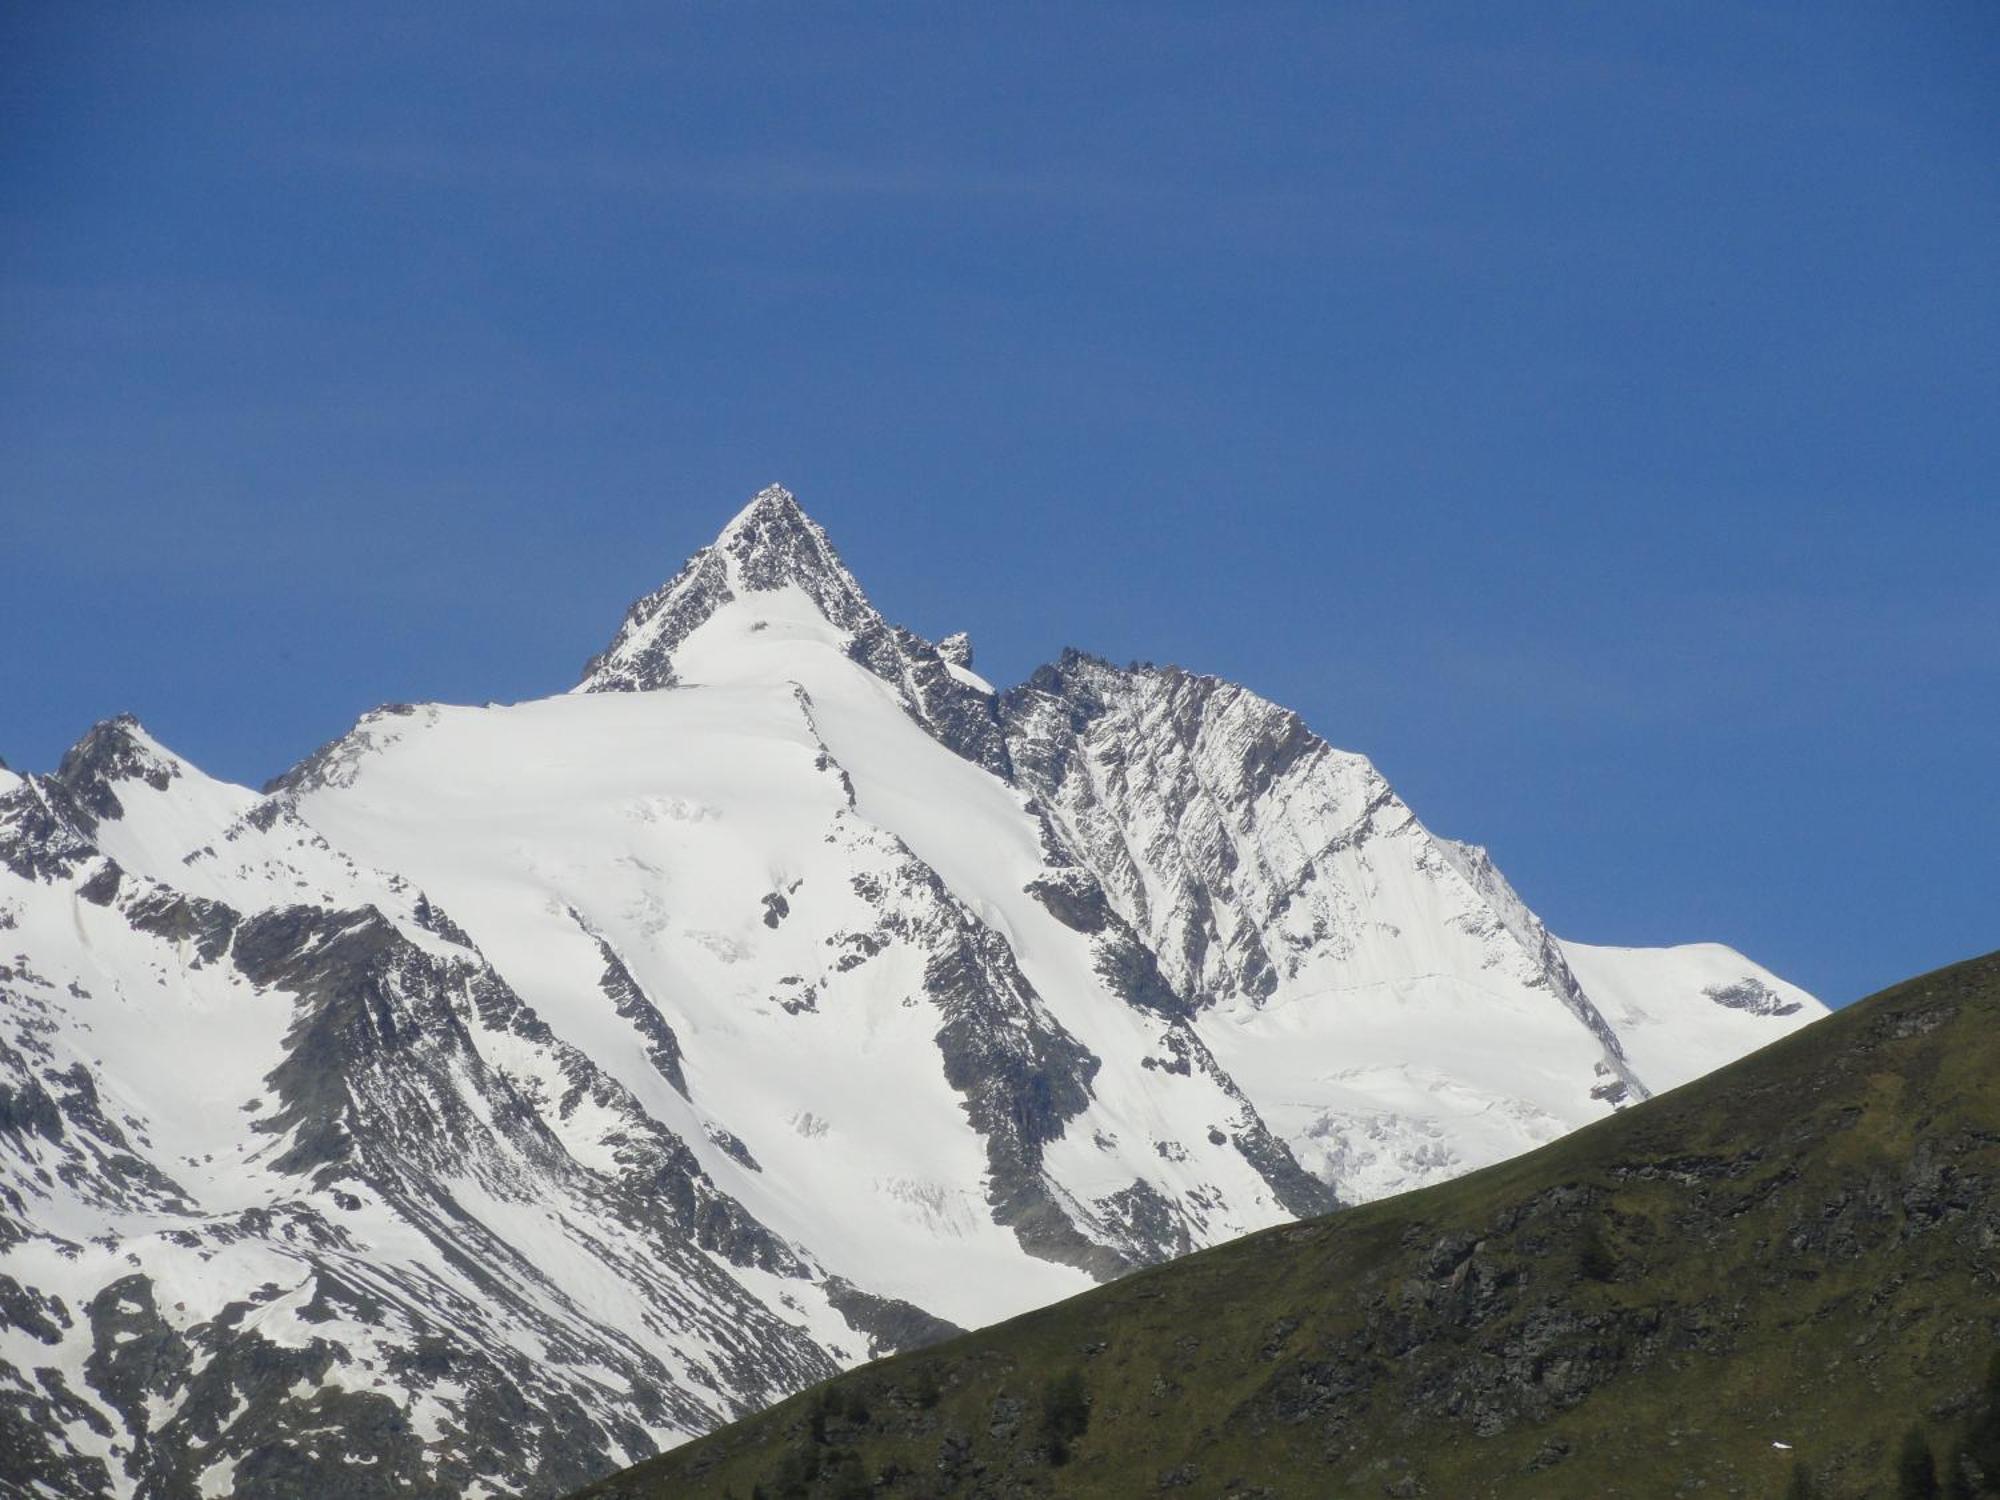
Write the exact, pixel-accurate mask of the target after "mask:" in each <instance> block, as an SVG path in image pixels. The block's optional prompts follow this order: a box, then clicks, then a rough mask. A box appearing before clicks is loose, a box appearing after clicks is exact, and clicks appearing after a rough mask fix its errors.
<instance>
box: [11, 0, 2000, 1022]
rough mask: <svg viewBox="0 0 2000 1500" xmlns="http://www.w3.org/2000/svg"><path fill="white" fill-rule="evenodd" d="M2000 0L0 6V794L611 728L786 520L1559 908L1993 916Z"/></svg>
mask: <svg viewBox="0 0 2000 1500" xmlns="http://www.w3.org/2000/svg"><path fill="white" fill-rule="evenodd" d="M1995 77H2000V8H1996V7H1994V6H1993V5H1991V4H1990V3H1965V4H1954V3H1950V0H1941V3H1935V4H1926V5H1923V6H1889V5H1881V6H1846V5H1817V4H1816V5H1798V6H1764V5H1755V4H1714V5H1671V6H1668V5H1662V6H1638V5H1634V6H1623V5H1620V6H1608V7H1607V6H1598V7H1574V8H1572V7H1565V6H1556V5H1549V6H1535V7H1490V6H1466V7H1455V6H1426V7H1405V6H1379V7H1378V6H1347V7H1339V6H1326V5H1301V6H1284V5H1268V6H1228V7H1221V6H1214V7H1197V6H1177V5H1151V6H1123V5H1116V4H1107V5H1098V6H1074V5H1067V4H1064V5H1038V4H1016V5H1010V6H1005V7H984V6H980V7H974V6H950V5H936V4H928V3H926V4H908V5H901V4H892V3H878V4H866V5H846V4H815V5H804V4H800V5H782V6H780V5H767V4H758V3H744V4H732V5H723V4H678V5H676V4H645V5H631V6H622V5H597V4H580V5H570V6H537V7H527V6H520V7H516V6H508V5H493V4H482V5H478V6H472V5H454V4H435V5H425V6H401V5H399V6H381V7H376V6H370V5H367V4H353V5H340V6H326V5H314V6H292V5H283V4H257V5H245V6H241V7H235V6H222V5H205V6H204V5H195V6H173V7H157V6H156V7H138V6H117V7H109V6H105V7H100V6H93V5H89V4H75V5H72V4H63V5H55V4H48V5H24V6H11V7H7V8H6V10H5V12H4V13H0V111H3V112H4V113H0V630H4V632H5V638H6V640H7V642H8V643H9V647H10V649H8V650H7V651H5V652H4V653H0V755H4V756H5V757H6V758H7V759H8V760H9V762H10V763H12V764H14V765H16V766H17V767H22V768H27V769H40V768H46V767H48V766H50V765H52V764H53V762H54V761H55V759H56V758H57V757H58V756H59V755H60V753H61V750H62V748H63V747H64V746H65V745H66V744H67V743H69V742H70V741H71V740H73V739H74V738H75V737H76V736H77V735H78V734H79V733H80V732H81V731H82V730H83V729H84V728H85V727H87V725H88V724H89V723H90V722H92V721H93V720H95V719H98V718H101V717H103V716H106V715H108V714H111V713H114V712H117V711H120V710H123V709H131V710H134V711H136V712H138V713H139V714H140V716H141V717H142V718H144V719H145V720H146V721H147V723H148V724H149V725H150V726H152V727H153V729H154V730H155V732H156V733H158V734H159V735H160V736H161V737H162V738H164V739H165V740H167V741H168V743H170V744H172V745H174V746H175V747H176V748H178V749H180V750H182V751H183V752H184V753H186V754H189V755H190V756H192V757H193V758H195V759H196V760H197V761H199V762H200V763H201V764H203V765H204V766H206V767H207V768H209V769H210V770H212V771H214V772H216V773H218V774H223V775H228V776H231V777H234V778H237V779H240V780H246V781H260V780H262V779H263V778H265V777H267V776H269V775H271V774H273V773H275V772H276V771H278V770H280V769H282V768H283V767H284V766H286V765H287V764H289V763H290V762H292V761H293V760H295V759H297V758H298V757H299V756H300V755H302V754H304V753H305V752H306V751H308V750H309V749H311V748H312V747H313V746H314V745H316V744H318V743H319V742H321V741H323V740H325V739H327V738H330V737H332V736H333V735H335V734H338V733H339V732H341V731H342V730H343V729H344V728H345V727H346V725H347V724H348V723H349V722H350V721H351V720H352V719H353V718H354V717H355V715H356V714H358V713H359V712H361V711H362V710H364V709H366V708H368V707H370V706H371V705H373V704H375V703H377V702H380V701H383V700H388V699H444V700H450V701H460V702H479V701H486V700H508V699H517V698H523V697H531V696H537V695H540V694H544V693H548V692H551V691H556V690H559V689H562V688H565V687H567V686H568V685H569V684H570V683H571V682H572V681H573V680H574V678H575V675H576V672H577V669H578V668H579V667H580V665H581V663H582V662H583V660H584V659H585V658H586V657H587V656H588V655H589V654H590V653H591V652H592V651H594V650H596V649H597V648H598V647H599V646H600V645H602V643H603V642H604V641H605V639H607V638H608V636H609V634H610V632H611V631H612V629H613V628H614V626H615V625H616V622H617V619H618V617H619V615H620V613H621V612H622V610H623V608H624V606H625V604H626V603H627V602H628V601H629V600H630V599H631V598H632V597H634V596H636V595H637V594H639V593H641V592H643V591H644V590H646V589H648V588H650V587H652V586H653V585H654V584H656V583H657V582H659V581H660V580H661V579H662V578H663V577H665V576H667V575H668V574H669V573H670V572H671V571H672V570H673V569H674V568H675V567H676V566H677V565H678V564H679V562H680V561H681V559H682V557H683V556H684V555H685V554H686V553H688V552H690V551H692V550H693V549H694V548H695V547H697V546H699V545H701V544H702V543H703V542H705V541H706V540H708V538H709V537H710V536H712V535H713V533H714V532H715V531H716V529H717V528H718V527H719V526H720V525H721V524H722V523H723V521H725V520H726V519H727V518H728V516H729V515H730V514H731V513H733V511H734V510H735V509H736V508H737V507H738V505H740V504H741V503H742V501H743V500H744V499H745V498H746V497H747V496H748V495H749V494H750V493H751V492H752V491H753V490H754V489H756V488H757V487H759V486H761V485H762V484H765V483H767V482H770V481H773V480H778V481H782V482H784V483H786V484H788V485H790V486H791V487H792V488H793V489H795V490H797V491H798V492H799V494H800V496H801V498H802V499H803V501H804V502H805V503H806V505H807V507H808V508H809V509H810V510H811V511H812V512H813V513H814V514H815V515H816V516H818V517H819V518H820V519H821V520H822V521H823V522H824V523H825V524H826V525H827V526H828V528H829V529H830V530H831V531H832V532H833V535H834V537H835V540H836V542H837V543H838V544H839V545H840V546H841V548H842V550H843V552H844V553H845V555H846V557H847V559H848V561H849V563H850V564H851V565H852V566H853V568H854V569H855V571H856V572H857V574H858V575H859V576H860V577H861V579H862V581H863V583H864V584H865V585H866V586H867V587H868V588H869V589H870V591H871V593H872V594H873V595H874V596H875V598H876V601H877V603H878V604H880V605H881V606H882V607H883V609H884V610H885V611H886V612H887V613H889V614H890V615H891V616H892V617H894V618H897V619H900V620H902V621H905V622H906V623H909V624H911V625H913V626H915V627H916V628H918V629H921V630H924V631H926V632H927V633H930V634H933V635H937V634H942V633H944V632H945V631H948V630H952V629H957V628H961V627H963V628H969V629H970V630H971V631H972V632H973V635H974V639H975V642H976V644H977V647H978V650H979V661H980V665H981V668H982V669H983V670H984V671H985V672H986V673H987V674H988V675H989V676H992V677H994V678H996V679H998V680H1002V681H1014V680H1018V679H1019V678H1020V677H1022V676H1024V675H1025V674H1026V673H1027V672H1028V671H1029V670H1031V669H1032V668H1033V667H1034V665H1035V664H1036V663H1038V662H1039V661H1041V660H1044V659H1046V658H1048V657H1050V656H1052V655H1053V654H1054V653H1056V652H1057V651H1058V650H1059V649H1060V648H1061V647H1062V646H1064V645H1065V644H1077V645H1082V646H1086V647H1088V648H1091V649H1093V650H1096V651H1098V652H1100V653H1102V654H1104V655H1108V656H1111V657H1114V658H1117V659H1128V658H1139V659H1147V660H1158V661H1176V662H1180V663H1182V664H1184V665H1187V666H1190V667H1194V668H1198V669H1203V670H1208V671H1213V672H1217V673H1220V674H1223V675H1225V676H1228V677H1232V678H1235V679H1237V680H1240V681H1243V682H1245V683H1247V684H1249V685H1251V686H1253V687H1255V688H1257V689H1258V690H1259V691H1261V692H1264V693H1266V694H1267V695H1269V696H1271V697H1273V698H1276V699H1278V700H1280V701H1282V702H1285V703H1287V704H1290V705H1292V706H1294V707H1296V708H1298V709H1299V710H1300V711H1301V712H1303V713H1304V714H1305V716H1306V718H1307V719H1308V721H1309V722H1310V723H1311V724H1312V725H1313V726H1314V727H1315V728H1317V729H1319V730H1320V731H1321V732H1323V733H1324V734H1326V735H1327V736H1328V737H1329V738H1331V739H1332V740H1334V741H1335V742H1336V743H1338V744H1340V745H1342V746H1345V747H1348V748H1352V749H1356V750H1360V751H1364V752H1366V753H1367V754H1369V755H1371V756H1373V757H1374V758H1375V760H1376V761H1377V763H1378V764H1380V765H1381V766H1382V767H1383V769H1384V770H1385V771H1386V772H1387V773H1388V774H1389V775H1390V777H1391V778H1392V779H1393V780H1394V781H1395V782H1396V783H1397V785H1398V786H1399V787H1400V788H1401V789H1402V791H1403V792H1404V794H1405V795H1406V796H1407V797H1408V798H1409V799H1410V801H1411V802H1412V803H1413V804H1414V805H1415V807H1416V808H1417V810H1418V811H1419V813H1420V814H1421V815H1422V816H1423V817H1424V818H1425V819H1426V821H1427V822H1429V823H1430V824H1431V825H1432V826H1433V827H1435V828H1437V829H1438V830H1439V831H1441V832H1444V833H1448V834H1452V835H1454V836H1458V837H1464V838H1470V839H1474V840H1478V841H1480V842H1484V843H1487V844H1488V845H1490V846H1491V847H1492V848H1493V850H1494V852H1495V855H1496V858H1497V859H1498V860H1499V862H1500V864H1501V866H1502V868H1503V869H1505V870H1506V871H1508V872H1509V874H1510V875H1511V876H1512V877H1513V878H1514V880H1515V882H1516V884H1517V885H1518V886H1519V887H1520V888H1521V890H1522V891H1523V893H1524V894H1525V895H1526V896H1527V897H1528V899H1529V900H1530V902H1531V903H1532V904H1533V905H1535V906H1536V907H1537V908H1538V909H1539V910H1540V911H1541V912H1542V913H1543V914H1544V915H1545V916H1546V917H1547V918H1548V919H1549V921H1550V923H1551V925H1552V926H1554V927H1555V928H1556V929H1557V930H1558V931H1560V932H1562V933H1564V934H1565V935H1568V936H1574V937H1578V938H1583V939H1587V940H1594V941H1604V942H1631V943H1655V942H1672V941H1682V940H1691V939H1700V938H1714V939H1719V940H1723V941H1727V942H1730V943H1734V944H1736V945H1737V946H1739V947H1741V948H1743V949H1744V950H1745V951H1747V952H1749V953H1751V954H1753V955H1754V956H1756V957H1758V958H1760V959H1762V960H1764V961H1765V962H1767V963H1769V964H1771V965H1772V966H1773V967H1775V968H1777V969H1778V970H1779V971H1780V972H1781V973H1784V974H1785V975H1786V976H1787V977H1790V978H1793V979H1796V980H1798V981H1799V982H1801V983H1804V984H1806V985H1808V986H1809V987H1812V988H1814V989H1815V990H1817V991H1818V992H1820V993H1821V994H1823V995H1825V996H1826V997H1827V998H1828V999H1830V1000H1836V1001H1838V1000H1844V999H1847V998H1851V997H1853V996H1856V995H1859V994H1861V993H1864V992H1866V991H1867V990H1869V989H1872V988H1874V987H1877V986H1879V985H1881V984H1884V983H1888V982H1890V981H1893V980H1895V979H1898V978H1900V977H1903V976H1905V975H1907V974H1909V973H1912V972H1915V971H1917V970H1920V969H1923V968H1927V967H1930V966H1932V965H1935V964H1938V963H1942V962H1945V961H1948V960H1951V959H1954V958H1958V957H1962V956H1966V955H1968V954H1971V953H1974V952H1977V951H1982V950H1985V949H1988V948H1991V947H1993V946H1994V945H1995V943H1996V942H2000V921H1996V915H2000V901H1996V896H2000V854H1996V850H2000V796H1997V795H1996V793H1995V789H1994V773H1995V769H1996V764H2000V756H1996V753H1995V751H1996V740H2000V583H1996V572H2000V569H1996V563H2000V506H1996V503H1995V500H1996V496H1995V476H1996V470H2000V464H1996V459H2000V421H1996V412H2000V274H1996V271H1995V264H1996V249H1995V247H1996V246H2000V178H1996V169H1995V163H1996V161H2000V151H1996V145H2000V90H1997V89H1995V87H1994V85H1993V79H1994V78H1995Z"/></svg>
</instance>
